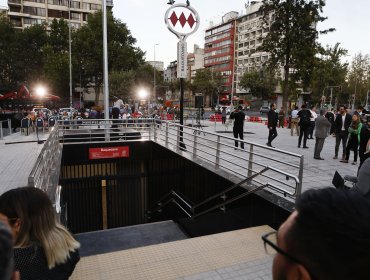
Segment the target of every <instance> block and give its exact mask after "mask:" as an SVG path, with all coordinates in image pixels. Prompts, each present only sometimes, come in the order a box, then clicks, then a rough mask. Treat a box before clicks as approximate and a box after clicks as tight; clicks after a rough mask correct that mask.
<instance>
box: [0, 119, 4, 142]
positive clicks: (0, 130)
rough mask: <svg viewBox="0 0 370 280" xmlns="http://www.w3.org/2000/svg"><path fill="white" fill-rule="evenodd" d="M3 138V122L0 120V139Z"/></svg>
mask: <svg viewBox="0 0 370 280" xmlns="http://www.w3.org/2000/svg"><path fill="white" fill-rule="evenodd" d="M3 138H4V135H3V122H2V121H0V139H1V140H2V139H3Z"/></svg>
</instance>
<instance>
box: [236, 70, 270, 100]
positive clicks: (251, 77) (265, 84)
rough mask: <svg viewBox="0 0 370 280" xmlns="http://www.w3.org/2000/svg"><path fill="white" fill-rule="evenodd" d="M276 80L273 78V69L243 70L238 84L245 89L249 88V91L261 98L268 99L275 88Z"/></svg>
mask: <svg viewBox="0 0 370 280" xmlns="http://www.w3.org/2000/svg"><path fill="white" fill-rule="evenodd" d="M276 84H277V80H276V78H275V71H272V72H271V71H268V70H267V69H265V70H264V71H263V70H262V71H256V70H254V71H250V72H245V73H244V75H243V76H242V78H241V80H240V83H239V85H240V86H241V87H242V88H244V89H245V90H248V89H249V93H250V94H252V95H254V96H256V97H259V98H262V99H264V100H266V99H268V98H269V97H270V96H271V95H272V94H273V93H274V90H275V88H276Z"/></svg>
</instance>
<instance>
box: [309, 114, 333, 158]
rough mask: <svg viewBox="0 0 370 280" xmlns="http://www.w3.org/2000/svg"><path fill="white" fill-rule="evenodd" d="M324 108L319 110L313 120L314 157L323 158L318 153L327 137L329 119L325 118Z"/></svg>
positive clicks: (329, 125)
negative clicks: (318, 113)
mask: <svg viewBox="0 0 370 280" xmlns="http://www.w3.org/2000/svg"><path fill="white" fill-rule="evenodd" d="M325 114H326V110H325V109H321V110H320V116H318V117H317V118H316V121H315V128H316V129H315V137H316V143H315V152H314V156H313V158H314V159H321V160H323V158H322V157H321V156H320V153H321V151H322V148H323V147H324V142H325V138H326V137H328V135H329V132H330V127H331V124H330V121H329V120H328V119H327V118H325Z"/></svg>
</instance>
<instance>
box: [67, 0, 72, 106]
mask: <svg viewBox="0 0 370 280" xmlns="http://www.w3.org/2000/svg"><path fill="white" fill-rule="evenodd" d="M68 18H69V22H68V23H69V24H68V46H69V107H70V108H71V112H72V106H73V96H72V35H71V33H72V31H71V29H72V27H71V24H72V23H71V0H69V1H68Z"/></svg>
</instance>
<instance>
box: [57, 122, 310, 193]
mask: <svg viewBox="0 0 370 280" xmlns="http://www.w3.org/2000/svg"><path fill="white" fill-rule="evenodd" d="M58 125H59V130H60V132H59V136H60V141H61V142H62V143H64V144H73V143H81V142H86V141H89V142H100V141H110V142H122V141H136V140H137V139H138V138H140V139H141V140H151V141H154V142H156V143H158V144H160V145H163V146H165V147H167V148H169V149H172V150H174V151H176V152H177V153H179V154H181V155H183V156H185V157H187V158H189V159H191V160H196V161H199V160H201V162H203V163H204V164H208V165H209V166H211V167H213V168H215V169H216V170H223V171H226V172H228V173H229V174H233V175H236V176H238V177H239V178H247V177H250V176H252V175H253V174H256V173H258V172H260V171H261V170H263V169H264V168H266V167H268V171H267V172H265V173H263V174H261V175H260V176H258V177H256V178H254V179H253V183H254V184H259V185H266V184H268V188H269V189H270V190H272V191H273V192H277V193H280V194H283V195H284V196H288V197H291V198H295V197H297V196H298V195H300V193H301V190H302V178H303V161H304V158H303V156H302V155H298V154H295V153H291V152H288V151H283V150H279V149H275V148H270V147H267V146H264V145H260V144H256V143H253V142H250V141H246V140H243V141H241V140H238V141H239V142H243V143H244V146H245V149H237V150H235V148H234V141H235V139H234V138H232V137H227V136H223V135H220V134H217V133H213V132H209V131H203V129H201V128H202V127H200V128H193V127H191V126H181V125H179V124H177V123H174V122H164V121H161V120H158V119H149V118H147V119H131V120H109V121H105V120H79V121H76V120H75V121H69V122H63V121H59V124H58Z"/></svg>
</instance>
